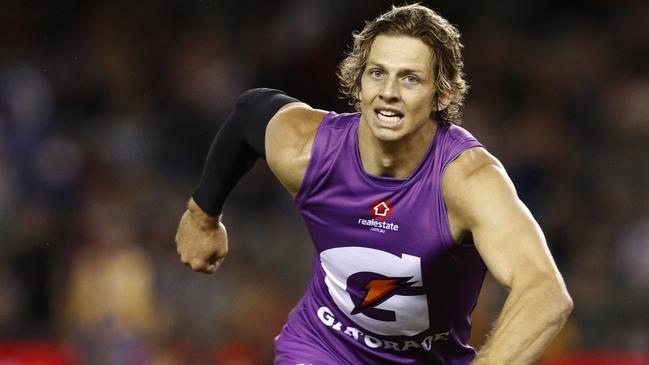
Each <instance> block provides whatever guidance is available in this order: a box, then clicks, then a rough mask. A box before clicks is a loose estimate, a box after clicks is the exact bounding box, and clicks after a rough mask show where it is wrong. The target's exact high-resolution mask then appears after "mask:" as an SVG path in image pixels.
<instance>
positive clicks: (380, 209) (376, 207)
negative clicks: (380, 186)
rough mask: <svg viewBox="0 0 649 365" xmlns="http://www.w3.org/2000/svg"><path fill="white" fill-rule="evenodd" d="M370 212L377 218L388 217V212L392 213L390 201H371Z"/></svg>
mask: <svg viewBox="0 0 649 365" xmlns="http://www.w3.org/2000/svg"><path fill="white" fill-rule="evenodd" d="M370 214H371V215H372V217H374V218H375V219H378V220H384V219H388V217H389V216H390V214H392V203H391V202H390V201H389V200H380V201H376V202H374V203H372V208H370Z"/></svg>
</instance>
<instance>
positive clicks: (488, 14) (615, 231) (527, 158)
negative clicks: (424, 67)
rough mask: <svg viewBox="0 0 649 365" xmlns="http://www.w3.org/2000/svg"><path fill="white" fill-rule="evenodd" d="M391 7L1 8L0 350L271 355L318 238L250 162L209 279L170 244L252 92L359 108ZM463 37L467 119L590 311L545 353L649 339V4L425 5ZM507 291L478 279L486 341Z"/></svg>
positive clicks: (317, 1)
mask: <svg viewBox="0 0 649 365" xmlns="http://www.w3.org/2000/svg"><path fill="white" fill-rule="evenodd" d="M391 3H392V2H391V1H372V2H365V1H351V2H348V1H333V2H331V1H325V0H280V1H275V2H266V1H253V0H237V1H235V0H218V1H217V0H190V1H167V2H154V1H126V0H117V1H108V0H96V1H85V2H83V1H73V0H60V1H46V0H34V1H20V0H6V1H3V2H2V4H1V5H0V242H1V244H0V343H11V341H17V340H24V339H45V340H47V341H53V342H56V343H62V344H65V346H66V347H67V348H70V349H72V352H74V353H75V354H76V355H75V356H76V358H77V359H78V361H79V362H80V363H87V364H189V363H191V364H203V363H204V364H212V363H217V364H240V365H241V364H268V363H269V362H270V360H269V359H271V358H272V353H273V348H272V339H273V337H274V336H275V335H276V334H277V333H278V332H279V330H280V328H281V326H282V324H283V323H284V321H285V319H286V315H287V313H288V311H289V310H290V309H291V307H292V306H293V305H294V304H295V303H296V301H297V300H298V298H299V297H300V296H301V294H302V293H303V291H304V290H305V288H306V284H307V282H308V279H309V276H310V271H311V267H312V254H313V250H312V248H311V243H310V240H309V237H308V234H307V233H306V230H305V228H304V227H303V223H302V221H301V219H300V217H299V215H298V214H297V212H296V210H295V208H294V207H293V206H292V202H291V199H290V197H289V196H288V194H287V193H285V192H284V191H283V189H282V188H281V186H280V185H279V184H278V183H277V182H276V181H275V180H274V179H273V177H272V175H271V174H270V172H269V170H268V168H267V167H266V166H265V165H264V164H263V163H259V164H258V166H256V167H255V169H253V171H252V172H251V173H250V174H249V175H248V176H246V177H245V178H244V180H243V181H242V182H241V183H240V184H239V186H238V187H237V189H236V190H235V192H234V194H233V195H232V196H231V198H230V199H229V201H228V203H227V206H226V210H225V215H224V222H225V224H226V226H227V228H228V232H229V237H230V246H231V251H230V254H229V256H228V258H227V260H226V261H225V264H224V265H223V266H222V268H221V269H220V270H219V272H218V273H217V274H215V275H213V276H208V275H204V274H198V273H194V272H192V271H191V270H189V269H188V268H187V267H185V266H183V265H182V264H181V263H180V261H179V260H178V258H177V254H176V249H175V245H174V242H173V237H174V234H175V230H176V227H177V222H178V219H179V217H180V215H181V214H182V212H183V210H184V208H185V204H186V201H187V199H188V197H189V196H190V194H191V192H192V190H193V188H194V186H195V184H196V183H197V182H198V178H199V175H200V171H201V168H202V164H203V159H204V156H205V154H206V152H207V149H208V147H209V143H210V141H211V139H212V137H213V136H214V134H215V133H216V131H217V130H218V128H219V126H220V123H221V122H222V121H223V120H224V118H225V116H227V114H228V113H229V111H230V110H231V108H232V106H233V104H234V101H235V100H236V98H237V96H238V95H239V94H240V93H242V92H243V91H245V90H247V89H249V88H252V87H259V86H265V87H273V88H280V89H283V90H285V91H286V92H287V93H288V94H289V95H292V96H295V97H297V98H299V99H301V100H303V101H305V102H307V103H309V104H311V105H312V106H315V107H318V108H321V109H326V110H336V111H338V112H344V111H351V108H350V106H348V105H347V104H346V103H345V102H344V101H343V100H341V99H340V94H339V92H338V86H337V80H336V77H335V72H336V67H337V65H338V62H340V60H341V59H342V57H343V54H344V52H345V51H347V50H348V46H349V44H350V42H351V32H352V31H353V30H356V29H360V28H362V26H363V21H364V20H367V19H370V18H373V17H375V16H376V15H378V14H379V13H381V12H383V11H385V10H386V9H388V7H389V6H390V4H391ZM429 5H430V6H431V7H432V8H433V9H435V10H438V11H439V12H440V13H441V14H442V15H444V16H445V17H447V18H448V19H449V20H450V21H451V22H452V23H454V24H457V25H458V26H459V29H460V31H461V32H462V34H463V39H464V44H465V53H464V55H465V63H466V69H465V71H466V73H467V75H468V76H467V78H468V80H469V84H470V85H471V90H470V92H469V96H468V99H467V101H466V108H465V112H464V126H465V127H466V128H468V129H469V130H470V131H471V132H473V133H474V134H475V135H476V136H477V137H478V138H479V139H480V140H481V141H482V142H483V143H484V144H485V145H486V146H487V148H488V149H489V150H490V151H491V152H492V153H494V154H495V155H496V156H497V157H498V158H500V159H501V161H502V162H503V163H504V165H505V167H506V168H507V170H508V172H509V174H510V175H511V176H512V178H513V180H514V183H515V184H516V186H517V189H518V192H519V194H520V196H521V198H522V199H523V201H524V202H525V203H526V204H527V205H528V206H529V207H530V209H531V211H532V213H533V214H534V215H535V217H536V218H537V219H538V220H539V222H540V224H541V226H542V228H543V229H544V232H545V234H546V236H547V239H548V242H549V245H550V249H551V251H552V253H553V255H554V257H555V258H556V260H557V263H558V265H559V268H560V270H561V272H562V273H563V275H564V276H565V278H566V281H567V284H568V287H569V290H570V292H571V294H572V296H573V299H574V301H575V310H574V312H573V315H572V318H571V320H570V322H569V323H568V325H567V326H566V328H565V330H564V331H563V332H562V334H561V335H560V336H559V338H558V339H557V341H556V342H555V344H553V346H552V350H551V354H556V355H557V356H558V355H560V354H566V353H571V352H577V351H605V350H611V351H618V352H628V353H642V352H646V351H647V349H649V189H648V187H649V67H648V66H647V65H649V36H648V35H649V22H648V21H647V19H648V18H649V3H647V2H645V1H612V0H596V1H575V2H569V3H565V2H559V1H558V0H552V1H543V2H541V1H530V2H521V1H514V0H505V1H498V2H492V1H486V0H480V1H471V2H469V1H453V2H433V3H430V4H429ZM503 298H504V291H503V290H502V289H500V288H499V287H498V285H497V284H494V282H493V280H492V279H490V278H487V281H486V283H485V288H484V289H483V292H482V296H481V299H480V303H479V306H478V308H477V309H476V313H475V316H474V317H475V318H474V321H475V333H474V338H473V343H474V344H475V345H476V346H480V344H481V343H483V342H484V339H485V335H486V333H487V332H488V331H489V327H490V325H491V323H492V322H493V320H494V319H495V318H496V315H497V313H498V310H499V308H500V305H501V304H502V301H503Z"/></svg>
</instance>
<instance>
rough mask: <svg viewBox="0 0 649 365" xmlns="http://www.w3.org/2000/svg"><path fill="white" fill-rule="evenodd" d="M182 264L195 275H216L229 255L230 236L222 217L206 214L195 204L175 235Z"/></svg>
mask: <svg viewBox="0 0 649 365" xmlns="http://www.w3.org/2000/svg"><path fill="white" fill-rule="evenodd" d="M176 249H177V251H178V255H180V261H182V262H183V263H184V264H185V265H187V266H189V267H191V268H192V270H194V271H199V272H204V273H208V274H211V273H213V272H215V271H216V270H217V269H218V268H219V266H220V265H221V262H223V259H224V258H225V256H226V255H227V254H228V235H227V232H226V230H225V226H224V225H223V223H221V220H220V218H219V217H213V216H210V215H208V214H207V213H205V212H203V211H202V210H201V209H200V208H199V207H198V205H197V204H196V203H194V201H193V200H190V201H189V204H188V208H187V210H186V211H185V213H184V214H183V216H182V218H180V224H179V225H178V232H176Z"/></svg>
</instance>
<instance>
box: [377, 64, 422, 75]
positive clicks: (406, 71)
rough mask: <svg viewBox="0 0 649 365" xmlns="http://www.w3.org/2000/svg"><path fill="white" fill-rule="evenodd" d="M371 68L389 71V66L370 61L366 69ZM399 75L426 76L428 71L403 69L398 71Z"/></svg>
mask: <svg viewBox="0 0 649 365" xmlns="http://www.w3.org/2000/svg"><path fill="white" fill-rule="evenodd" d="M371 66H376V67H379V68H382V69H384V70H387V69H388V67H387V66H385V65H383V64H381V63H378V62H375V61H368V62H367V66H366V68H369V67H371ZM397 74H398V75H407V74H421V75H426V71H424V70H416V69H410V68H402V69H398V70H397Z"/></svg>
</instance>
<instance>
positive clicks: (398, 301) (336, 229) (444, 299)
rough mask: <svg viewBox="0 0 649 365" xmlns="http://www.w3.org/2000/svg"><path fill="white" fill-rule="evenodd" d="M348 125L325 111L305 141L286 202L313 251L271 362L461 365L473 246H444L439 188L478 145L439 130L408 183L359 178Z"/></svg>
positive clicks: (480, 269)
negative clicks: (301, 170) (307, 276)
mask: <svg viewBox="0 0 649 365" xmlns="http://www.w3.org/2000/svg"><path fill="white" fill-rule="evenodd" d="M359 117H360V114H357V113H355V114H340V115H338V114H335V113H329V114H328V115H327V116H326V117H325V118H324V120H323V121H322V124H321V125H320V127H319V129H318V132H317V135H316V138H315V141H314V143H313V150H312V153H311V160H310V162H309V166H308V168H307V171H306V175H305V176H304V181H303V183H302V186H301V188H300V190H299V191H298V194H297V196H296V199H295V201H296V203H297V206H298V208H299V210H300V212H301V213H302V215H303V217H304V221H305V222H306V225H307V227H308V230H309V233H310V235H311V239H312V240H313V243H314V244H315V248H316V255H315V258H314V265H313V277H312V279H311V283H310V284H309V287H308V289H307V292H306V294H305V296H304V297H303V298H302V299H301V300H300V302H299V303H298V305H297V306H296V308H295V309H294V310H293V311H292V312H291V313H290V314H289V318H288V323H287V324H286V326H284V328H283V330H282V332H281V333H280V335H279V336H278V337H277V338H276V339H275V348H276V358H275V364H276V365H287V364H290V365H296V364H313V365H342V364H350V365H360V364H468V363H470V362H471V360H473V359H474V357H475V351H474V350H473V348H471V347H470V346H469V345H468V344H467V342H468V340H469V336H470V331H471V312H472V310H473V308H474V306H475V304H476V300H477V298H478V293H479V292H480V287H481V286H482V280H483V278H484V275H485V272H486V269H485V266H484V263H483V262H482V259H481V258H480V256H479V255H478V253H477V251H476V250H475V248H474V247H473V246H460V245H454V243H453V239H452V237H451V232H450V229H449V227H448V219H447V215H446V209H445V205H444V200H443V198H442V189H441V180H442V175H443V174H444V170H445V168H446V167H447V166H448V165H449V163H451V162H452V161H453V160H454V159H455V158H457V157H458V156H459V155H460V153H462V151H464V150H466V149H467V148H471V147H475V146H480V143H479V142H478V141H477V140H476V139H475V138H473V136H471V135H470V134H469V133H468V132H467V131H466V130H464V129H462V128H460V127H458V126H453V125H451V126H445V125H439V127H438V128H437V132H436V134H435V137H434V139H433V143H432V145H431V147H430V148H429V150H428V152H427V153H426V155H425V157H424V159H423V160H422V162H421V163H420V164H419V166H418V167H417V168H416V169H415V170H414V172H413V173H412V175H411V176H410V177H409V178H407V179H405V180H401V179H393V178H386V177H376V176H370V175H368V174H367V173H365V171H364V170H363V168H362V164H361V161H360V154H359V151H358V124H359Z"/></svg>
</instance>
